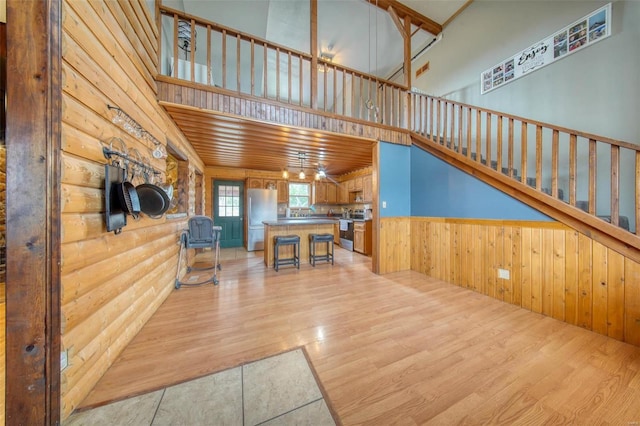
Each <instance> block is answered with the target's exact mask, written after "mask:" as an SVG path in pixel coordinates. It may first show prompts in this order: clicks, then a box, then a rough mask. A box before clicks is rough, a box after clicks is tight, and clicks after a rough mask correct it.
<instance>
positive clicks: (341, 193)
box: [337, 182, 349, 204]
mask: <svg viewBox="0 0 640 426" xmlns="http://www.w3.org/2000/svg"><path fill="white" fill-rule="evenodd" d="M337 192H338V204H347V203H348V202H349V187H348V183H347V182H342V183H341V184H339V185H338V186H337Z"/></svg>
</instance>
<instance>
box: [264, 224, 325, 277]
mask: <svg viewBox="0 0 640 426" xmlns="http://www.w3.org/2000/svg"><path fill="white" fill-rule="evenodd" d="M262 223H263V224H264V264H265V265H266V266H268V267H272V266H273V259H274V251H273V238H274V237H278V236H282V235H298V236H299V237H300V264H306V263H309V234H333V226H334V224H335V223H336V220H335V219H324V218H312V217H310V218H302V219H280V220H272V221H271V220H270V221H265V222H262ZM326 250H327V249H326V245H325V244H318V245H317V246H316V254H318V255H321V254H325V253H326V252H327V251H326ZM280 257H281V258H286V257H293V247H291V246H285V247H282V246H281V247H280Z"/></svg>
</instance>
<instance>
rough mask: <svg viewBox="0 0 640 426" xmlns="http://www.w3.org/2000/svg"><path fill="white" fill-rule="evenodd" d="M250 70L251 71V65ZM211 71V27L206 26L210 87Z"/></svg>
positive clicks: (209, 83) (208, 81) (209, 81)
mask: <svg viewBox="0 0 640 426" xmlns="http://www.w3.org/2000/svg"><path fill="white" fill-rule="evenodd" d="M251 70H253V64H251ZM212 75H213V70H212V69H211V25H210V24H207V84H208V85H209V86H211V85H212V84H213V81H212V79H211V76H212Z"/></svg>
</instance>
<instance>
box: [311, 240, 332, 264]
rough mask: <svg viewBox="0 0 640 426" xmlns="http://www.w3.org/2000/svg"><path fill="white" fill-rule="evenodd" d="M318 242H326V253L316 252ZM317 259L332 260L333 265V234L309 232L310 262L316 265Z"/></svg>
mask: <svg viewBox="0 0 640 426" xmlns="http://www.w3.org/2000/svg"><path fill="white" fill-rule="evenodd" d="M318 243H326V245H327V252H326V254H319V255H318V254H316V244H318ZM317 260H323V261H326V262H329V261H330V262H331V264H332V265H333V234H309V263H311V265H312V266H313V267H315V266H316V261H317Z"/></svg>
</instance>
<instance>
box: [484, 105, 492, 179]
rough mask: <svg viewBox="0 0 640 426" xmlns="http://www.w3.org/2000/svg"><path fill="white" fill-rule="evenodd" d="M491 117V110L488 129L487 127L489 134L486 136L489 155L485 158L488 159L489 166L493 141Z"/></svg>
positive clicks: (489, 164)
mask: <svg viewBox="0 0 640 426" xmlns="http://www.w3.org/2000/svg"><path fill="white" fill-rule="evenodd" d="M491 119H492V114H491V113H490V112H487V129H486V132H487V136H486V139H487V142H486V143H487V145H486V152H487V155H486V159H485V160H486V164H487V166H489V167H491V143H492V140H491Z"/></svg>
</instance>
